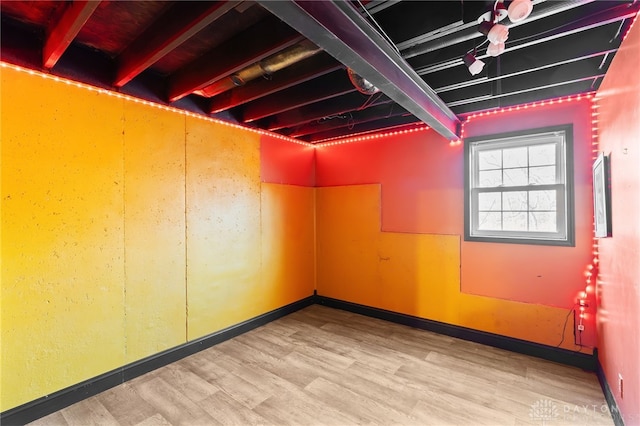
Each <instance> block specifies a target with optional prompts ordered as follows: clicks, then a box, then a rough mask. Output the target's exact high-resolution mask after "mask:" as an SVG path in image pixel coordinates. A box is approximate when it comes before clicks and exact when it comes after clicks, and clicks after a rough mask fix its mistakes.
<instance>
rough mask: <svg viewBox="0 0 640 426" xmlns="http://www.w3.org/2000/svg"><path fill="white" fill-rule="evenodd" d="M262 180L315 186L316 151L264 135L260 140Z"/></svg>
mask: <svg viewBox="0 0 640 426" xmlns="http://www.w3.org/2000/svg"><path fill="white" fill-rule="evenodd" d="M260 179H261V180H262V182H268V183H280V184H287V185H300V186H314V184H315V149H314V148H313V147H312V146H309V145H303V144H299V143H292V142H291V141H286V140H283V139H279V138H277V137H274V136H269V135H263V136H262V137H261V139H260Z"/></svg>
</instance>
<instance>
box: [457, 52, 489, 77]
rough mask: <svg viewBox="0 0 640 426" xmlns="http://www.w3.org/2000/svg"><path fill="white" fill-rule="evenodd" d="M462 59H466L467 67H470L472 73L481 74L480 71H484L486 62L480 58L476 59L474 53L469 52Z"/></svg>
mask: <svg viewBox="0 0 640 426" xmlns="http://www.w3.org/2000/svg"><path fill="white" fill-rule="evenodd" d="M462 60H463V61H464V64H465V65H466V67H467V68H468V69H469V72H470V73H471V75H476V74H480V72H482V69H483V68H484V62H482V61H481V60H480V59H476V57H475V55H474V54H473V53H467V54H466V55H464V58H463V59H462Z"/></svg>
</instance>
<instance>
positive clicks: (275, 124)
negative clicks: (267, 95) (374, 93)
mask: <svg viewBox="0 0 640 426" xmlns="http://www.w3.org/2000/svg"><path fill="white" fill-rule="evenodd" d="M368 98H369V96H367V95H363V94H362V93H359V92H355V93H349V94H347V95H343V96H340V97H339V98H332V99H329V100H328V101H324V102H317V103H314V104H311V105H307V106H304V107H301V108H296V109H294V110H291V111H286V112H283V113H282V114H277V115H274V116H272V117H269V118H267V119H265V120H264V121H263V122H261V123H260V124H261V126H260V127H264V128H266V129H267V130H270V131H275V130H279V129H283V128H286V127H293V126H297V125H299V124H304V123H309V122H311V121H315V120H319V119H321V118H323V117H327V116H332V115H335V114H345V113H347V112H350V111H357V110H359V109H360V108H361V107H362V106H363V105H364V104H365V102H368ZM390 102H393V101H392V100H391V99H389V98H388V97H387V96H385V95H382V96H381V97H379V98H377V99H376V100H374V101H373V102H372V103H371V104H370V105H369V107H372V106H374V105H381V104H387V103H390Z"/></svg>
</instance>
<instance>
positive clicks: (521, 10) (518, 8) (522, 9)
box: [507, 0, 533, 23]
mask: <svg viewBox="0 0 640 426" xmlns="http://www.w3.org/2000/svg"><path fill="white" fill-rule="evenodd" d="M532 10H533V2H532V1H531V0H513V1H512V2H511V4H510V5H509V9H507V14H508V15H509V20H510V21H511V22H514V23H515V22H520V21H524V20H525V19H527V17H528V16H529V15H530V14H531V11H532Z"/></svg>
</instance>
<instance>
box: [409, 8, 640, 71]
mask: <svg viewBox="0 0 640 426" xmlns="http://www.w3.org/2000/svg"><path fill="white" fill-rule="evenodd" d="M639 8H640V4H638V5H620V6H617V7H614V8H611V9H607V10H605V11H603V12H601V13H598V14H595V15H593V16H588V17H585V18H583V19H581V20H578V21H575V22H571V23H568V24H567V25H566V26H563V27H561V28H557V29H555V30H554V31H551V32H550V33H548V34H546V35H544V36H540V37H534V38H533V39H532V40H529V41H525V42H522V43H517V44H507V48H506V49H505V52H504V54H507V53H510V52H513V51H516V50H521V49H525V48H528V47H531V46H535V45H539V44H543V43H547V42H550V41H553V40H557V39H561V38H563V37H568V36H571V35H574V34H578V33H583V32H587V31H589V30H593V29H596V28H598V27H602V26H605V25H608V24H612V23H614V22H619V21H622V20H624V19H630V18H633V17H634V16H635V15H636V14H637V13H638V9H639ZM450 51H451V52H452V53H456V52H454V51H453V49H450ZM487 57H488V55H487V54H486V53H485V54H478V55H477V56H476V58H478V59H485V58H487ZM460 65H462V58H461V56H460V55H456V56H454V57H449V59H445V60H442V61H441V62H438V63H432V64H430V65H427V66H424V67H421V68H417V69H416V72H417V73H418V74H419V75H426V74H429V73H432V72H437V71H442V70H445V69H448V68H452V67H456V66H460Z"/></svg>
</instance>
